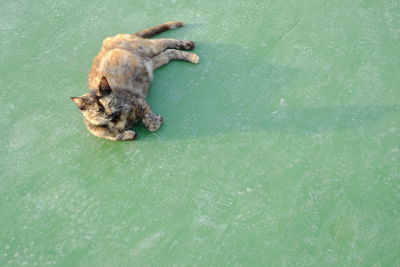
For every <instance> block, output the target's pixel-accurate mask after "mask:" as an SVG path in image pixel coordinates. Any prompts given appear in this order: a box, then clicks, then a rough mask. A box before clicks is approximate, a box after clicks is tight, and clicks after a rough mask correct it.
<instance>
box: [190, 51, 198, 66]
mask: <svg viewBox="0 0 400 267" xmlns="http://www.w3.org/2000/svg"><path fill="white" fill-rule="evenodd" d="M189 61H190V62H192V63H193V64H197V63H199V62H200V58H199V56H198V55H196V54H193V53H191V55H190V57H189Z"/></svg>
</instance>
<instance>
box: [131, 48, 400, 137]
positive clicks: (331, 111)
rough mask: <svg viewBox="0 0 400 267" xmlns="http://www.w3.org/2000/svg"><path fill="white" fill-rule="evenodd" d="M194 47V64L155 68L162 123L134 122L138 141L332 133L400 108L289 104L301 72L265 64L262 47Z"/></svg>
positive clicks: (152, 97)
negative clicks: (149, 128) (149, 126)
mask: <svg viewBox="0 0 400 267" xmlns="http://www.w3.org/2000/svg"><path fill="white" fill-rule="evenodd" d="M195 52H196V53H197V54H198V55H199V56H200V57H201V63H200V64H199V65H189V63H185V62H177V63H175V62H174V63H172V64H169V65H167V66H165V67H163V68H162V69H160V70H157V71H156V73H155V78H154V82H153V84H152V87H151V89H150V93H149V96H148V101H149V103H150V104H151V106H152V108H153V110H154V111H155V112H156V113H159V114H161V115H163V116H164V118H165V122H164V124H163V126H162V127H161V128H160V129H159V130H158V131H157V132H155V133H150V132H148V131H147V130H146V129H145V128H144V127H143V126H136V127H134V129H135V131H136V132H137V133H138V135H139V138H138V141H149V140H155V139H156V140H184V139H193V138H202V137H208V136H219V135H224V134H238V135H241V134H246V133H252V132H261V131H265V132H278V133H285V134H287V133H289V134H299V133H300V134H302V133H311V134H313V133H324V132H337V131H343V130H347V129H351V128H355V127H360V126H368V125H372V124H374V123H376V122H377V121H379V120H380V119H381V118H382V117H383V116H384V115H385V114H386V113H393V112H399V110H400V108H399V106H360V107H357V106H345V105H343V106H330V107H318V108H309V107H301V108H299V107H292V105H291V103H290V102H288V101H287V99H286V96H290V95H291V92H293V91H291V90H294V89H293V88H295V86H293V84H295V83H296V82H297V80H298V79H299V78H300V75H304V73H302V72H301V70H300V69H296V68H292V67H290V66H284V65H277V64H268V63H265V62H267V60H266V55H267V54H268V52H269V50H268V48H266V47H265V46H262V45H261V46H260V47H259V50H250V49H247V48H246V47H242V46H239V45H226V44H225V45H221V44H204V43H201V44H199V45H198V47H197V48H196V49H195ZM296 90H297V89H296ZM299 90H301V88H299ZM296 93H297V92H296Z"/></svg>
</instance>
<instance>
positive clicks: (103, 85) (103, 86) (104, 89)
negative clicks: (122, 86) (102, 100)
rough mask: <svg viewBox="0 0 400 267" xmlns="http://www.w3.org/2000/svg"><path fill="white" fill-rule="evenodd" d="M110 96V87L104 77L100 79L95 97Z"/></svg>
mask: <svg viewBox="0 0 400 267" xmlns="http://www.w3.org/2000/svg"><path fill="white" fill-rule="evenodd" d="M109 94H111V87H110V84H109V83H108V81H107V79H106V77H104V76H103V77H102V78H101V80H100V84H99V89H98V90H97V92H96V95H97V96H104V95H109Z"/></svg>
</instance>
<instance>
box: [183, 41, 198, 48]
mask: <svg viewBox="0 0 400 267" xmlns="http://www.w3.org/2000/svg"><path fill="white" fill-rule="evenodd" d="M195 47H196V45H195V44H194V42H193V41H183V43H182V49H185V50H192V49H194V48H195Z"/></svg>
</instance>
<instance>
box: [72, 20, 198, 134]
mask: <svg viewBox="0 0 400 267" xmlns="http://www.w3.org/2000/svg"><path fill="white" fill-rule="evenodd" d="M182 26H183V23H182V22H166V23H163V24H160V25H157V26H154V27H150V28H147V29H144V30H141V31H139V32H137V33H134V34H118V35H116V36H112V37H108V38H106V39H105V40H104V41H103V45H102V47H101V49H100V52H99V53H98V55H97V56H96V57H95V58H94V60H93V62H92V66H91V68H90V71H89V75H88V86H89V93H86V94H84V95H82V96H80V97H71V100H72V101H73V102H74V103H75V104H76V106H77V107H78V108H79V109H80V110H81V112H82V114H83V117H84V123H85V124H86V127H87V129H88V130H89V131H90V132H91V133H92V134H93V135H95V136H98V137H102V138H105V139H109V140H134V139H135V137H136V133H135V132H134V131H132V130H131V129H130V128H131V127H132V125H133V124H135V123H139V122H142V123H143V124H144V126H145V127H146V128H147V129H148V130H149V131H151V132H154V131H156V130H158V129H159V128H160V126H161V123H162V121H163V117H162V116H160V115H156V114H154V113H153V112H152V110H151V108H150V106H149V105H148V103H147V102H146V100H145V98H146V94H147V91H148V89H149V86H150V83H151V81H152V78H153V71H154V70H155V69H157V68H159V67H161V66H163V65H165V64H167V63H168V62H169V61H170V60H184V61H188V62H191V63H194V64H197V63H199V57H198V56H197V55H196V54H194V53H189V52H185V51H181V50H177V49H182V50H192V49H193V48H194V47H195V44H194V42H193V41H183V40H175V39H165V38H163V39H149V38H150V37H152V36H154V35H156V34H158V33H161V32H164V31H167V30H170V29H175V28H179V27H182Z"/></svg>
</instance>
